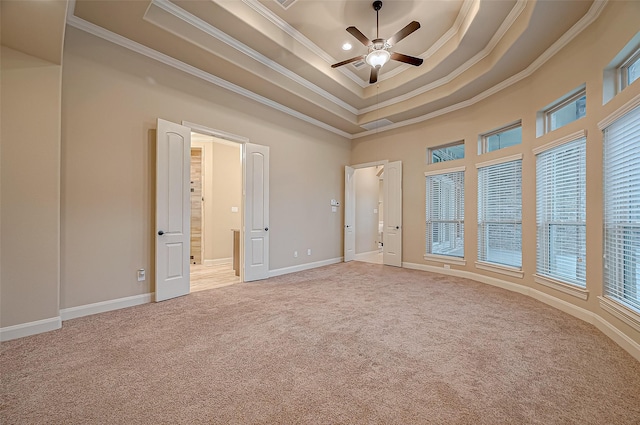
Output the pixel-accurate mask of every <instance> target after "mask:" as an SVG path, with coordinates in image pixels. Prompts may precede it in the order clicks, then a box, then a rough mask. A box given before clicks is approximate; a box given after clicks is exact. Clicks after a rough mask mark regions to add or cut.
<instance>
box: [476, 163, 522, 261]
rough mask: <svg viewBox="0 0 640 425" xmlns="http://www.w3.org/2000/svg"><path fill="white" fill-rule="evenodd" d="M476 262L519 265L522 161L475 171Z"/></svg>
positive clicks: (520, 256)
mask: <svg viewBox="0 0 640 425" xmlns="http://www.w3.org/2000/svg"><path fill="white" fill-rule="evenodd" d="M478 261H484V262H488V263H496V264H502V265H506V266H512V267H517V268H520V267H521V266H522V160H521V159H519V160H516V161H508V162H503V163H500V164H495V165H489V166H486V167H479V168H478Z"/></svg>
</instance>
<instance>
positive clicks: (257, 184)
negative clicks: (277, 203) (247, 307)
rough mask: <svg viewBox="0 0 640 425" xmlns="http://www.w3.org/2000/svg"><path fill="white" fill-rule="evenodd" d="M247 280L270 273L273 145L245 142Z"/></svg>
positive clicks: (266, 275) (264, 277)
mask: <svg viewBox="0 0 640 425" xmlns="http://www.w3.org/2000/svg"><path fill="white" fill-rule="evenodd" d="M244 149H245V150H244V155H245V158H244V159H245V160H244V181H245V205H244V214H245V216H244V266H243V270H244V281H245V282H250V281H252V280H260V279H266V278H268V277H269V147H268V146H260V145H252V144H251V143H245V145H244Z"/></svg>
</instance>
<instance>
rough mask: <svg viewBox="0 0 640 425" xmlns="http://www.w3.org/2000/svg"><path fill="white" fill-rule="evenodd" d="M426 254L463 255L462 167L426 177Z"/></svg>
mask: <svg viewBox="0 0 640 425" xmlns="http://www.w3.org/2000/svg"><path fill="white" fill-rule="evenodd" d="M426 188H427V193H426V195H427V196H426V200H427V202H426V203H427V205H426V208H427V210H426V219H427V235H426V241H427V243H426V245H427V254H435V255H447V256H453V257H464V170H459V171H452V172H445V173H442V174H433V175H427V176H426Z"/></svg>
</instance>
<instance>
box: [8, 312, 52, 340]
mask: <svg viewBox="0 0 640 425" xmlns="http://www.w3.org/2000/svg"><path fill="white" fill-rule="evenodd" d="M61 327H62V320H61V319H60V316H57V317H51V318H49V319H42V320H36V321H35V322H27V323H20V324H19V325H13V326H7V327H4V328H0V341H9V340H11V339H16V338H23V337H25V336H31V335H36V334H40V333H43V332H49V331H55V330H56V329H60V328H61Z"/></svg>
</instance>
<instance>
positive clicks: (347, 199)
mask: <svg viewBox="0 0 640 425" xmlns="http://www.w3.org/2000/svg"><path fill="white" fill-rule="evenodd" d="M355 171H356V170H355V169H354V168H353V167H349V166H346V167H344V261H345V262H347V261H353V259H354V258H355V256H356V180H355Z"/></svg>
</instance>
